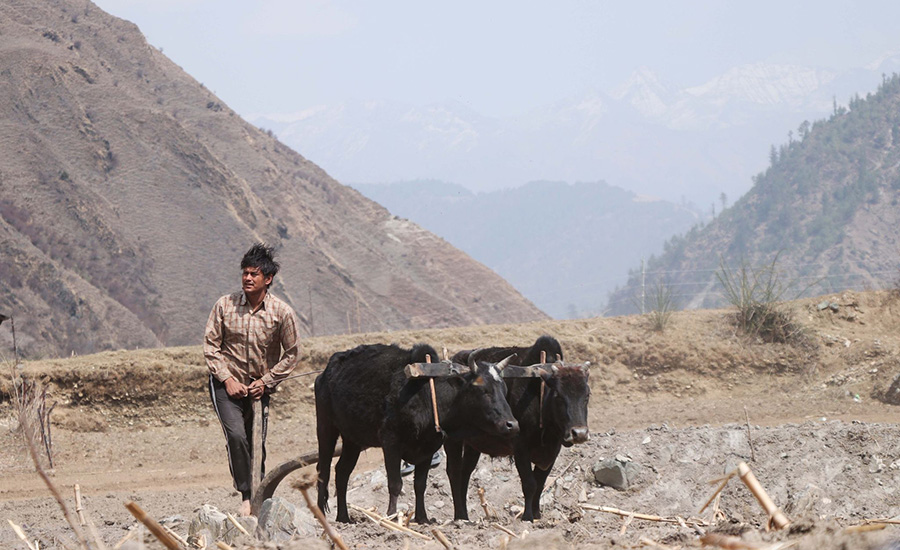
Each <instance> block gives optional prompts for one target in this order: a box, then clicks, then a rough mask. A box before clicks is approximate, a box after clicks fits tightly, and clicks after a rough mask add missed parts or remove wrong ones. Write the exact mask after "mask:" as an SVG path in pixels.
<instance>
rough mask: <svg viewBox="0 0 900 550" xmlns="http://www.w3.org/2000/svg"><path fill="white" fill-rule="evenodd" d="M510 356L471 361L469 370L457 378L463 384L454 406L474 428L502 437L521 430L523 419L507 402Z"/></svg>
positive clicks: (457, 382) (464, 420)
mask: <svg viewBox="0 0 900 550" xmlns="http://www.w3.org/2000/svg"><path fill="white" fill-rule="evenodd" d="M510 359H511V357H507V358H506V359H504V360H503V361H500V362H499V363H489V362H486V361H477V362H476V361H471V362H470V364H469V368H468V370H467V372H465V373H464V374H463V375H461V376H458V377H454V378H455V379H456V382H455V383H456V384H457V385H458V386H459V387H458V390H459V392H458V394H457V397H456V400H455V402H454V408H455V410H456V412H457V413H458V414H459V415H460V417H461V420H462V421H463V422H464V423H465V424H466V425H467V426H468V427H469V428H470V429H474V430H475V431H478V432H481V433H483V434H487V435H496V436H501V437H513V436H515V435H517V434H518V433H519V422H518V421H517V420H516V419H515V417H514V416H513V414H512V410H511V409H510V408H509V403H507V402H506V383H505V382H504V381H503V376H502V374H501V373H502V372H503V369H504V368H506V365H507V364H509V361H510ZM467 431H469V430H467Z"/></svg>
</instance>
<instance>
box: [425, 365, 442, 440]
mask: <svg viewBox="0 0 900 550" xmlns="http://www.w3.org/2000/svg"><path fill="white" fill-rule="evenodd" d="M425 362H426V363H431V356H430V355H426V356H425ZM428 385H429V387H431V408H432V410H434V431H436V432H438V433H440V432H441V419H440V418H438V410H437V392H435V391H434V377H433V376H430V377H428Z"/></svg>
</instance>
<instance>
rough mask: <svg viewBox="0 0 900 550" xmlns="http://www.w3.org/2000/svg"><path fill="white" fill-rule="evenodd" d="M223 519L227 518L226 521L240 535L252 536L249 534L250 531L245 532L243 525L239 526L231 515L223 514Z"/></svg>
mask: <svg viewBox="0 0 900 550" xmlns="http://www.w3.org/2000/svg"><path fill="white" fill-rule="evenodd" d="M225 517H227V518H228V521H230V522H231V524H232V525H234V526H235V527H236V528H237V530H238V531H240V532H241V533H243V534H245V535H247V536H248V537H250V536H252V535H251V534H250V531H247V529H245V528H244V526H243V525H241V524H240V523H238V520H236V519H234V516H232V515H231V514H225Z"/></svg>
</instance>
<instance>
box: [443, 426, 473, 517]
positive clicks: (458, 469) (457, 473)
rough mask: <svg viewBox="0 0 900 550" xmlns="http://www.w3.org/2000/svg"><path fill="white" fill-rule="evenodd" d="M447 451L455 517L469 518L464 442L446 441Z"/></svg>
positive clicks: (445, 447)
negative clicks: (464, 481) (465, 482)
mask: <svg viewBox="0 0 900 550" xmlns="http://www.w3.org/2000/svg"><path fill="white" fill-rule="evenodd" d="M444 451H445V452H446V453H447V479H448V480H449V481H450V494H452V495H453V519H469V511H468V509H467V507H466V486H465V485H462V478H463V473H462V471H463V464H462V462H463V444H462V442H461V441H450V440H447V441H444Z"/></svg>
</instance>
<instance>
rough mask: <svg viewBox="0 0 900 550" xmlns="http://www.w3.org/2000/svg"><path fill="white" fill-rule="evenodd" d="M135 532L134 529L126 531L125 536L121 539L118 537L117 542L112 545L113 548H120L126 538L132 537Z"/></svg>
mask: <svg viewBox="0 0 900 550" xmlns="http://www.w3.org/2000/svg"><path fill="white" fill-rule="evenodd" d="M136 532H137V530H136V529H132V530H131V531H128V532H127V533H125V536H124V537H122V538H121V539H119V542H117V543H116V545H115V546H113V550H119V548H122V545H123V544H125V543H126V542H127V541H128V539H130V538H131V537H133V536H134V534H135V533H136Z"/></svg>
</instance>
